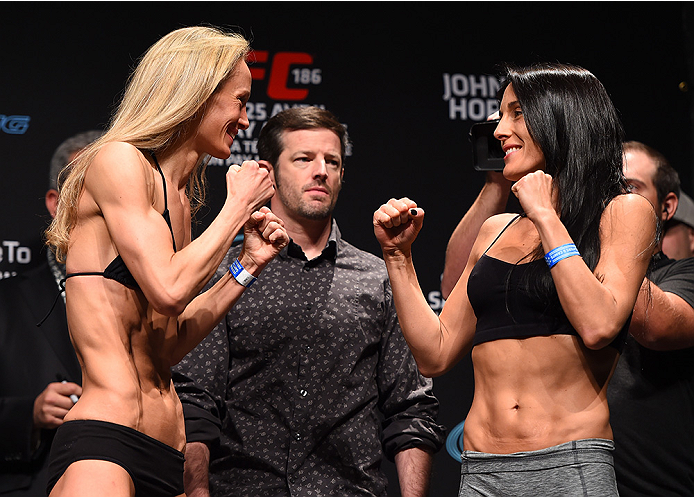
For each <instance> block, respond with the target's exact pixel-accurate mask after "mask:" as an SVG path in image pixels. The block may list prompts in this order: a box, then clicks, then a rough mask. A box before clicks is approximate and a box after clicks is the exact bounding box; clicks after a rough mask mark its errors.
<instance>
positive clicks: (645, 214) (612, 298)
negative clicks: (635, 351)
mask: <svg viewBox="0 0 694 497" xmlns="http://www.w3.org/2000/svg"><path fill="white" fill-rule="evenodd" d="M513 192H514V193H515V194H516V195H517V196H518V199H519V201H520V203H521V205H522V206H523V209H524V211H525V212H526V214H527V216H528V218H529V219H530V220H531V221H532V222H533V224H534V225H535V228H536V229H537V231H538V233H539V235H540V240H541V242H542V247H543V249H544V252H545V253H547V252H549V251H550V250H552V249H554V248H556V247H559V246H560V245H563V244H566V243H573V240H572V239H571V237H570V236H569V233H568V231H567V230H566V228H565V227H564V225H563V224H562V222H561V220H560V219H559V215H558V214H557V212H556V210H555V208H554V202H553V200H552V193H553V187H552V178H551V176H549V175H547V174H545V173H544V172H542V171H536V172H534V173H531V174H527V175H525V176H524V177H523V178H521V179H520V180H519V181H518V182H516V183H515V184H514V185H513ZM655 226H656V218H655V214H654V211H653V208H652V206H651V205H650V203H649V202H648V201H647V200H645V199H644V198H643V197H641V196H639V195H635V194H630V195H620V196H618V197H616V198H615V199H613V200H612V202H610V204H609V205H608V206H607V208H606V209H605V211H604V212H603V215H602V219H601V222H600V227H601V230H600V231H601V240H600V242H601V247H600V260H599V262H598V265H597V267H596V268H595V274H593V272H592V271H591V270H590V269H589V268H588V266H587V265H586V264H585V262H584V261H583V259H582V258H580V257H569V258H567V259H564V260H562V261H560V262H559V263H557V264H556V265H555V266H554V267H553V268H552V270H551V274H552V278H553V279H554V284H555V287H556V289H557V294H558V296H559V301H560V302H561V305H562V308H563V310H564V313H565V314H566V317H567V318H568V319H569V321H570V322H571V324H572V326H573V327H574V329H576V331H577V332H578V334H579V335H580V336H581V338H582V339H583V342H584V344H585V345H586V346H587V347H588V348H591V349H599V348H602V347H604V346H605V345H608V344H609V343H610V342H611V341H612V340H613V339H614V337H615V336H616V335H617V334H618V333H619V330H620V329H621V327H622V326H623V324H624V323H625V322H626V320H627V319H628V317H629V315H630V313H631V311H632V309H633V308H634V304H635V302H636V297H637V295H638V292H639V288H640V286H641V283H642V282H643V278H644V276H645V274H646V269H647V267H648V263H649V261H650V257H651V255H652V252H653V248H654V241H655Z"/></svg>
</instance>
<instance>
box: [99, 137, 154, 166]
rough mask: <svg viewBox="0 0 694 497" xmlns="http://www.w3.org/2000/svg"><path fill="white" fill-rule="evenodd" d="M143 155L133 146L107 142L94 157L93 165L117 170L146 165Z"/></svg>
mask: <svg viewBox="0 0 694 497" xmlns="http://www.w3.org/2000/svg"><path fill="white" fill-rule="evenodd" d="M148 164H149V163H148V162H147V159H146V158H145V156H144V154H143V153H142V152H141V151H140V150H139V149H138V148H137V147H135V146H134V145H131V144H130V143H125V142H109V143H106V144H104V146H103V147H101V149H100V150H99V152H98V153H97V154H96V156H95V157H94V161H93V165H94V166H95V167H97V168H104V167H105V168H109V169H115V170H116V171H118V170H124V169H128V168H129V167H132V166H138V167H141V166H143V165H148Z"/></svg>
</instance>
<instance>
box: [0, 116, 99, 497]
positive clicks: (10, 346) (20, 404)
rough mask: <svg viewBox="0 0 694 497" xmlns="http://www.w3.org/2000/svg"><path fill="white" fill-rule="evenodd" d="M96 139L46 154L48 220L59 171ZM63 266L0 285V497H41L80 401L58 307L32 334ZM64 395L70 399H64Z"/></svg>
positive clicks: (74, 141) (73, 141) (48, 263)
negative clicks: (57, 443) (61, 432)
mask: <svg viewBox="0 0 694 497" xmlns="http://www.w3.org/2000/svg"><path fill="white" fill-rule="evenodd" d="M99 136H101V131H96V130H94V131H86V132H83V133H79V134H77V135H75V136H72V137H70V138H68V139H67V140H65V141H64V142H63V143H61V144H60V145H59V146H58V148H57V149H56V150H55V152H54V153H53V157H52V158H51V164H50V172H49V185H48V190H47V191H46V197H45V202H46V209H47V210H48V212H49V214H50V215H51V218H52V217H54V216H55V210H56V205H57V203H58V189H57V188H58V186H57V178H58V173H59V172H60V170H61V169H62V168H63V167H65V166H66V165H67V164H68V163H70V162H71V161H72V160H73V159H74V158H75V156H76V155H77V153H78V152H79V151H80V150H82V149H83V148H84V147H86V146H87V145H89V144H90V143H91V142H93V141H94V140H96V139H97V138H99ZM64 277H65V266H64V265H63V264H60V263H58V262H57V261H56V260H55V257H54V256H53V252H51V251H50V250H47V251H46V260H45V261H44V262H43V263H41V264H40V265H38V266H37V267H35V268H33V269H31V270H29V271H26V272H24V273H21V274H20V275H18V276H16V277H13V278H7V279H3V280H0V344H1V345H0V378H2V381H0V453H1V454H2V464H1V465H0V495H3V496H8V497H10V496H11V497H20V496H23V497H45V495H46V480H47V471H46V468H47V462H48V452H49V450H50V447H51V442H52V441H53V435H54V434H55V428H57V427H58V426H60V425H61V424H62V423H63V418H64V417H65V414H67V412H68V410H70V408H71V407H72V406H73V405H74V402H73V400H74V399H76V398H79V396H80V395H81V394H82V387H81V386H80V385H81V383H82V379H81V372H80V366H79V363H78V362H77V356H75V351H74V349H73V348H72V343H70V336H69V334H68V330H67V319H66V317H65V304H64V302H63V300H62V299H61V300H60V301H59V302H57V303H56V307H55V309H54V311H53V313H52V315H51V316H50V317H49V318H48V319H47V320H46V321H45V322H44V323H43V324H42V325H41V327H40V328H39V327H37V326H36V323H38V322H39V321H41V319H42V318H43V316H44V315H45V314H46V311H47V310H48V309H50V307H51V305H53V302H54V301H55V298H56V292H57V291H58V282H59V281H60V280H61V279H62V278H64ZM71 396H72V399H71Z"/></svg>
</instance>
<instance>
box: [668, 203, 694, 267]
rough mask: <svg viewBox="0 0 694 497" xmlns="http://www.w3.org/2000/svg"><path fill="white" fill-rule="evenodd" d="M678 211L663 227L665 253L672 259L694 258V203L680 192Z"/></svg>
mask: <svg viewBox="0 0 694 497" xmlns="http://www.w3.org/2000/svg"><path fill="white" fill-rule="evenodd" d="M678 200H679V203H678V205H677V211H676V212H675V215H674V216H672V217H671V218H670V219H669V220H668V221H667V222H666V223H665V226H664V227H663V252H664V253H665V254H666V255H667V256H668V257H670V258H671V259H676V260H677V259H684V258H686V257H692V256H694V201H692V199H691V197H690V196H689V195H687V194H686V193H684V192H683V191H680V196H679V198H678Z"/></svg>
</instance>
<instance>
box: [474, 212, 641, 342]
mask: <svg viewBox="0 0 694 497" xmlns="http://www.w3.org/2000/svg"><path fill="white" fill-rule="evenodd" d="M516 219H518V216H516V217H514V218H513V219H512V220H511V221H510V222H509V223H508V224H507V225H506V226H505V227H504V229H503V230H501V233H499V235H498V236H497V237H496V239H494V241H493V242H492V244H491V245H490V246H489V247H488V248H487V250H485V251H484V254H482V257H480V259H479V260H478V261H477V264H475V267H474V268H473V269H472V271H471V273H470V277H469V279H468V298H469V299H470V304H471V305H472V308H473V310H474V311H475V315H476V316H477V329H476V330H475V336H474V338H473V345H478V344H481V343H484V342H490V341H493V340H500V339H504V338H528V337H534V336H549V335H574V336H579V335H578V332H577V331H576V330H575V329H574V328H573V326H572V325H571V323H570V322H569V319H568V318H567V317H566V314H564V310H563V309H562V308H561V305H559V304H558V303H557V302H554V303H551V302H547V301H543V300H541V299H540V298H538V296H537V295H535V294H534V293H532V292H531V291H530V290H529V289H528V288H527V278H526V277H525V275H526V274H527V272H528V271H529V270H530V268H531V267H533V265H537V264H545V261H544V259H537V260H535V261H531V262H528V263H523V264H513V263H510V262H505V261H502V260H500V259H496V258H494V257H490V256H488V255H487V251H488V250H489V249H490V248H491V247H492V246H493V245H494V243H496V241H497V240H498V239H499V237H500V236H501V234H502V233H503V232H504V231H506V228H508V227H509V226H510V225H511V223H513V222H514V221H515V220H516ZM630 322H631V318H630V319H629V320H627V322H626V324H625V325H624V327H623V328H622V330H621V331H620V333H619V335H618V336H617V337H616V338H615V340H614V341H613V342H612V343H611V344H610V345H611V346H613V347H615V348H617V350H620V351H621V347H622V346H623V344H624V340H625V338H626V333H627V331H628V329H629V323H630Z"/></svg>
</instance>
